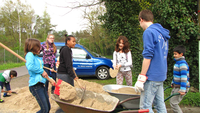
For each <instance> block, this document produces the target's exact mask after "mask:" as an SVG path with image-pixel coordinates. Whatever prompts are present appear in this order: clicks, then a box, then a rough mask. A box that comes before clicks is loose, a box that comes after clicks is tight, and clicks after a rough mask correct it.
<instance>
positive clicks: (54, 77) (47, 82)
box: [44, 64, 56, 92]
mask: <svg viewBox="0 0 200 113" xmlns="http://www.w3.org/2000/svg"><path fill="white" fill-rule="evenodd" d="M44 66H45V67H48V68H51V67H50V66H51V65H50V64H44ZM44 70H45V71H46V73H47V74H48V75H49V76H50V77H52V78H53V79H54V80H55V81H56V73H55V72H51V71H50V70H48V69H44ZM54 70H56V65H55V64H54ZM48 87H49V81H48V80H47V81H46V83H45V89H46V91H48ZM54 90H55V86H52V87H51V91H52V92H53V91H54Z"/></svg>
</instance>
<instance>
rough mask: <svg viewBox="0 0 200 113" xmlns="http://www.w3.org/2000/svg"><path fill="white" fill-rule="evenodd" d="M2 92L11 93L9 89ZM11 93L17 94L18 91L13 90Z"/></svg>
mask: <svg viewBox="0 0 200 113" xmlns="http://www.w3.org/2000/svg"><path fill="white" fill-rule="evenodd" d="M2 92H5V93H9V92H8V91H2ZM11 93H13V94H17V92H15V91H12V92H11Z"/></svg>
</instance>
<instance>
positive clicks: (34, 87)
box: [24, 38, 55, 113]
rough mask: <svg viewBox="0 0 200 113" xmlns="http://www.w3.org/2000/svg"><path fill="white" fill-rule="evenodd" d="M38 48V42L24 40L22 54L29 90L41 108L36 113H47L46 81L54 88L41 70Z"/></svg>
mask: <svg viewBox="0 0 200 113" xmlns="http://www.w3.org/2000/svg"><path fill="white" fill-rule="evenodd" d="M40 48H41V45H40V41H39V40H37V39H34V38H29V39H26V42H25V47H24V52H25V59H26V68H27V70H28V73H29V75H30V77H29V90H30V92H31V93H32V95H33V96H34V97H35V99H36V100H37V102H38V104H39V106H40V108H41V109H40V111H38V113H39V112H40V113H49V111H50V108H51V106H50V102H49V96H48V93H47V91H46V89H45V86H44V84H45V83H46V79H47V80H49V82H50V83H51V84H52V85H53V86H54V84H55V81H54V80H53V79H50V78H49V77H48V74H47V73H46V72H45V71H44V69H43V61H42V60H40V58H39V57H38V54H39V53H40Z"/></svg>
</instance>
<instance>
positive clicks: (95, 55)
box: [84, 47, 100, 57]
mask: <svg viewBox="0 0 200 113" xmlns="http://www.w3.org/2000/svg"><path fill="white" fill-rule="evenodd" d="M84 48H85V49H86V50H87V51H88V52H89V53H90V54H92V56H94V57H100V55H99V54H97V53H95V52H92V51H90V50H89V49H88V48H86V47H84Z"/></svg>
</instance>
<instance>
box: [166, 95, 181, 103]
mask: <svg viewBox="0 0 200 113" xmlns="http://www.w3.org/2000/svg"><path fill="white" fill-rule="evenodd" d="M175 95H180V93H174V94H172V95H170V96H169V97H167V98H166V99H165V101H167V100H169V99H170V98H171V97H173V96H175Z"/></svg>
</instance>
